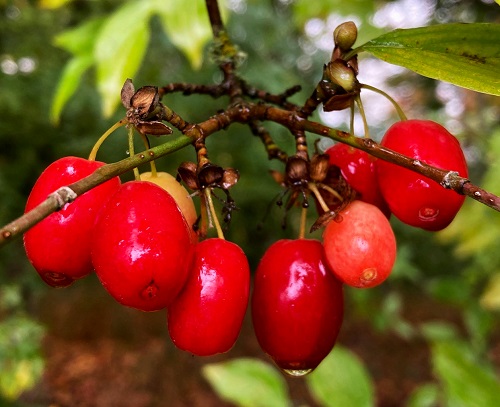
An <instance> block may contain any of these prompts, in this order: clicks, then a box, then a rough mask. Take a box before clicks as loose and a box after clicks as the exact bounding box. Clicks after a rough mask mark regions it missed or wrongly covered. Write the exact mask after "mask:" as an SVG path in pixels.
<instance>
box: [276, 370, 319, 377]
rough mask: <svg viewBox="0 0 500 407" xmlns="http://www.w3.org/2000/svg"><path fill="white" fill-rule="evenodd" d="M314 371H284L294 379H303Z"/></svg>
mask: <svg viewBox="0 0 500 407" xmlns="http://www.w3.org/2000/svg"><path fill="white" fill-rule="evenodd" d="M313 370H314V369H282V371H283V373H286V374H287V375H288V376H292V377H302V376H305V375H307V374H309V373H311V372H312V371H313Z"/></svg>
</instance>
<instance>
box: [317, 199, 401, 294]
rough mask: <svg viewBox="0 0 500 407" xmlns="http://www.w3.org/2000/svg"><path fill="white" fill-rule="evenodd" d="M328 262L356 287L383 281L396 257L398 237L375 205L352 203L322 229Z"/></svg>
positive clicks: (339, 277)
mask: <svg viewBox="0 0 500 407" xmlns="http://www.w3.org/2000/svg"><path fill="white" fill-rule="evenodd" d="M323 246H324V248H325V257H326V262H327V264H328V266H329V268H330V269H331V270H332V271H333V273H334V274H335V276H336V277H337V278H338V279H339V280H341V281H342V282H344V283H345V284H348V285H350V286H353V287H358V288H369V287H374V286H376V285H378V284H380V283H382V282H383V281H384V280H385V279H386V278H387V277H388V276H389V275H390V273H391V271H392V267H393V265H394V261H395V260H396V238H395V236H394V232H393V230H392V228H391V225H390V223H389V221H388V220H387V217H386V216H385V215H384V214H383V213H382V212H381V211H380V209H378V208H377V207H376V206H374V205H371V204H369V203H366V202H363V201H353V202H351V203H350V204H349V205H348V206H347V207H346V208H345V209H344V210H343V211H341V212H340V214H339V215H338V219H335V220H332V221H330V222H329V223H328V224H327V225H326V227H325V230H324V232H323Z"/></svg>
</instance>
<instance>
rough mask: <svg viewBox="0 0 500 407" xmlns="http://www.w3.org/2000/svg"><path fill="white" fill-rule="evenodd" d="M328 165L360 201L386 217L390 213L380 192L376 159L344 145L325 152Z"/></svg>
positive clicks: (338, 145)
mask: <svg viewBox="0 0 500 407" xmlns="http://www.w3.org/2000/svg"><path fill="white" fill-rule="evenodd" d="M325 153H326V154H328V155H329V156H330V165H335V166H337V167H338V168H339V169H340V171H341V174H342V176H343V177H344V178H345V180H346V181H347V182H348V183H349V185H351V187H352V188H354V189H355V190H356V191H357V192H358V193H359V194H360V198H359V199H360V200H362V201H364V202H368V203H370V204H372V205H375V206H377V207H378V208H379V209H380V210H381V211H382V212H383V213H384V214H385V215H386V216H387V217H390V214H391V211H390V209H389V207H388V206H387V203H386V202H385V200H384V197H383V196H382V193H381V192H380V188H379V185H378V179H377V174H376V167H375V163H376V161H377V158H375V157H373V156H371V155H370V154H368V153H367V152H365V151H362V150H360V149H357V148H354V147H351V146H349V145H347V144H344V143H337V144H335V145H333V146H332V147H330V148H329V149H328V150H326V151H325Z"/></svg>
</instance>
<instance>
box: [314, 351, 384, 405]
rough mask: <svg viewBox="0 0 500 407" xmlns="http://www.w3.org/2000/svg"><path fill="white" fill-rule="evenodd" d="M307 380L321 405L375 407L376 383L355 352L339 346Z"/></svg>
mask: <svg viewBox="0 0 500 407" xmlns="http://www.w3.org/2000/svg"><path fill="white" fill-rule="evenodd" d="M306 380H307V384H308V385H309V389H310V391H311V394H312V396H313V397H314V399H315V400H316V401H317V402H318V403H319V404H321V405H322V406H325V407H338V406H343V407H370V406H374V405H375V400H374V390H373V382H372V379H371V377H370V375H369V373H368V371H367V370H366V368H365V366H364V365H363V363H362V362H361V361H360V360H359V359H358V358H357V356H355V355H354V354H353V353H352V352H350V351H349V350H347V349H345V348H343V347H340V346H338V345H336V346H335V348H334V349H333V351H332V352H331V353H330V354H329V355H328V356H327V357H326V358H325V359H324V360H323V362H321V364H320V365H319V366H318V367H317V368H316V370H314V371H313V372H312V373H311V374H310V375H309V376H306Z"/></svg>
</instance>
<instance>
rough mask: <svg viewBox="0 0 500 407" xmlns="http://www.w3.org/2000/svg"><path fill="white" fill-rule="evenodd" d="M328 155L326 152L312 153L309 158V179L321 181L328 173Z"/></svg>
mask: <svg viewBox="0 0 500 407" xmlns="http://www.w3.org/2000/svg"><path fill="white" fill-rule="evenodd" d="M329 161H330V156H329V155H328V154H314V155H313V157H312V159H311V165H310V167H311V168H310V172H311V179H312V180H313V181H316V182H322V181H323V180H324V179H325V178H326V175H327V173H328V167H329V166H330V163H329Z"/></svg>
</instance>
